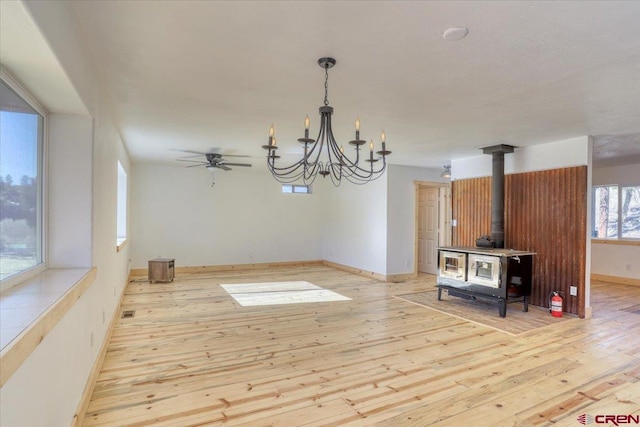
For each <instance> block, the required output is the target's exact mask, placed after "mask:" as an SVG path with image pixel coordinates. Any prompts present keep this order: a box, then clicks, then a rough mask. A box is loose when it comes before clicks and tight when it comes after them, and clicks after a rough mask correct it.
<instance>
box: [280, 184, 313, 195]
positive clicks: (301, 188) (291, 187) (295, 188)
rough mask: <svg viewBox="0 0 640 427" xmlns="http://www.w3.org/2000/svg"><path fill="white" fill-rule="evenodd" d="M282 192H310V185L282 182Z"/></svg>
mask: <svg viewBox="0 0 640 427" xmlns="http://www.w3.org/2000/svg"><path fill="white" fill-rule="evenodd" d="M282 192H283V193H299V194H311V187H309V186H308V185H297V184H282Z"/></svg>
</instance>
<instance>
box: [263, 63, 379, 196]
mask: <svg viewBox="0 0 640 427" xmlns="http://www.w3.org/2000/svg"><path fill="white" fill-rule="evenodd" d="M318 65H320V67H321V68H323V69H324V72H325V80H324V105H323V106H321V107H320V130H319V132H318V137H317V138H316V139H315V140H314V139H312V138H309V126H310V120H309V116H307V117H306V118H305V120H304V138H298V142H299V143H301V144H303V145H304V154H303V157H302V159H300V160H298V161H297V162H295V163H293V164H291V165H288V166H280V165H276V160H277V159H279V158H280V156H278V155H277V154H276V150H277V149H278V146H277V141H276V137H275V129H274V127H273V125H271V128H270V129H269V142H268V144H266V145H263V146H262V148H264V149H265V150H267V166H268V168H269V171H271V174H272V175H273V176H274V178H275V179H276V180H278V181H279V182H284V183H291V182H295V181H300V180H302V181H303V182H304V183H305V185H310V184H311V183H313V181H314V180H315V179H316V177H317V176H318V174H319V175H321V176H322V177H323V178H324V177H326V176H327V175H329V176H331V181H332V182H333V184H334V185H335V186H336V187H337V186H339V185H340V183H341V182H342V178H345V179H346V180H348V181H349V182H352V183H354V184H366V183H367V182H369V181H372V180H374V179H376V178H379V177H380V176H382V174H384V171H385V169H386V167H387V162H386V156H388V155H389V154H391V151H389V150H387V147H386V135H385V132H384V130H383V131H382V132H381V134H380V139H381V144H382V149H381V150H379V151H376V154H377V157H375V158H374V145H373V139H372V140H371V141H370V142H369V156H368V157H369V158H367V159H364V162H365V163H366V164H363V165H361V164H360V147H361V146H363V145H364V144H366V143H367V141H365V140H362V139H360V118H356V122H355V139H354V140H352V141H349V145H351V146H353V148H354V150H355V158H349V157H348V156H347V155H346V154H345V153H344V146H342V145H340V144H338V142H337V141H336V139H335V137H334V136H333V130H332V128H331V116H332V115H333V107H331V106H329V100H328V90H329V69H330V68H333V67H334V66H335V65H336V60H335V59H334V58H320V59H318ZM323 151H324V152H325V153H326V154H325V156H324V157H323V158H324V160H321V159H320V158H321V156H322V154H323ZM363 157H364V156H363ZM380 160H382V162H381V163H380V165H379V166H378V167H375V165H376V163H377V162H378V161H380Z"/></svg>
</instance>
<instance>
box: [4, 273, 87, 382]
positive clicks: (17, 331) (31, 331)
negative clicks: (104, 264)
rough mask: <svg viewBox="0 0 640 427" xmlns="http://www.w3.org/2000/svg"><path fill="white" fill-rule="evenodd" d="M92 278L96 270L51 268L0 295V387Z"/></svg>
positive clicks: (77, 297) (82, 291)
mask: <svg viewBox="0 0 640 427" xmlns="http://www.w3.org/2000/svg"><path fill="white" fill-rule="evenodd" d="M95 278H96V268H95V267H93V268H60V269H56V268H52V269H48V270H45V271H44V272H42V273H40V274H38V275H37V276H35V277H33V278H31V279H29V280H26V281H25V282H24V283H22V284H19V285H16V286H14V287H12V288H11V289H8V290H6V291H4V292H2V293H1V294H0V317H1V322H0V348H1V350H0V365H2V370H0V387H2V386H3V385H4V384H5V383H6V381H7V380H8V379H9V378H10V377H11V375H13V373H14V372H15V371H16V370H17V369H18V368H19V367H20V365H21V364H22V363H23V362H24V361H25V360H26V359H27V357H29V355H30V354H31V353H32V352H33V350H35V348H36V347H37V346H38V345H39V344H40V343H41V342H42V340H43V339H44V338H45V337H46V336H47V335H48V334H49V332H50V331H51V330H52V329H53V328H54V327H55V325H56V324H57V323H58V322H59V321H60V319H62V317H63V316H64V315H65V314H66V313H67V311H69V309H70V308H71V307H72V306H73V304H74V303H75V302H76V301H77V300H78V299H79V298H80V296H82V294H83V293H84V292H85V291H86V290H87V289H88V288H89V286H90V285H91V283H93V281H94V280H95Z"/></svg>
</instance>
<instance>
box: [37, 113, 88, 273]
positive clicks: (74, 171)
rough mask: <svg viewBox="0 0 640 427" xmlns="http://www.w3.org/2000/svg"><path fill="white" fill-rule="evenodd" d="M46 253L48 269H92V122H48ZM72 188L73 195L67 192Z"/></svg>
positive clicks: (54, 117) (58, 117)
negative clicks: (47, 235) (47, 234)
mask: <svg viewBox="0 0 640 427" xmlns="http://www.w3.org/2000/svg"><path fill="white" fill-rule="evenodd" d="M48 127H49V141H48V144H47V151H48V165H49V167H48V171H47V183H48V194H47V197H48V200H47V202H48V203H47V205H48V214H49V215H48V230H49V239H48V253H47V264H48V266H49V267H52V268H63V267H70V268H71V267H90V266H91V265H92V259H91V253H92V234H91V233H92V221H93V217H92V216H93V215H92V213H93V212H92V198H91V195H92V191H93V188H92V184H93V178H92V173H93V144H91V143H87V141H91V140H92V138H93V120H92V119H91V117H86V116H85V117H83V116H76V115H67V114H51V115H49V118H48ZM69 188H73V189H74V191H69Z"/></svg>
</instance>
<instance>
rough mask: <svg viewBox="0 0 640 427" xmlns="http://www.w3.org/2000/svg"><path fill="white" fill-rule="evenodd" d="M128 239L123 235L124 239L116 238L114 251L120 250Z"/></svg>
mask: <svg viewBox="0 0 640 427" xmlns="http://www.w3.org/2000/svg"><path fill="white" fill-rule="evenodd" d="M128 241H129V240H127V238H126V237H125V238H124V239H118V240H116V252H120V251H121V250H122V248H124V247H125V246H127V242H128Z"/></svg>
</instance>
